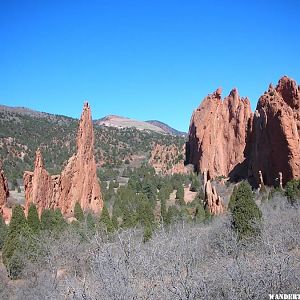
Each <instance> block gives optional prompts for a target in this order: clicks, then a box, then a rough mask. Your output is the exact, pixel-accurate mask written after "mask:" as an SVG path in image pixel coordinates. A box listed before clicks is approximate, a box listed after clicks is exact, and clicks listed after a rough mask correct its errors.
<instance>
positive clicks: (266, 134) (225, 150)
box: [186, 76, 300, 188]
mask: <svg viewBox="0 0 300 300" xmlns="http://www.w3.org/2000/svg"><path fill="white" fill-rule="evenodd" d="M186 157H187V161H186V162H187V163H192V164H193V165H194V167H195V169H196V171H198V172H203V171H204V170H205V169H208V171H209V173H210V175H211V177H212V178H214V177H216V176H221V175H223V176H225V177H227V176H229V177H230V178H231V179H234V180H235V179H239V178H248V179H249V181H250V182H251V184H252V185H254V186H256V187H259V185H261V184H262V183H264V184H265V185H275V186H280V187H281V188H282V186H283V185H284V184H285V183H286V182H287V181H289V180H291V179H293V178H298V179H299V178H300V87H299V86H298V85H297V83H296V82H295V81H294V80H292V79H290V78H288V77H287V76H284V77H282V78H281V79H280V80H279V82H278V85H277V86H276V87H275V88H274V87H273V86H272V85H270V86H269V89H268V91H266V92H265V93H264V95H262V96H261V97H260V98H259V101H258V104H257V108H256V111H255V113H254V114H252V113H251V109H250V102H249V100H248V99H247V98H246V99H243V98H240V97H239V96H238V93H237V90H236V89H234V90H232V91H231V93H230V95H229V96H228V97H226V98H225V99H224V101H222V100H221V90H220V89H218V90H217V91H216V92H214V93H213V94H212V95H209V96H207V97H206V98H205V99H204V100H203V102H202V103H201V105H200V106H199V108H198V109H197V110H195V111H194V113H193V115H192V119H191V123H190V130H189V140H188V142H187V150H186Z"/></svg>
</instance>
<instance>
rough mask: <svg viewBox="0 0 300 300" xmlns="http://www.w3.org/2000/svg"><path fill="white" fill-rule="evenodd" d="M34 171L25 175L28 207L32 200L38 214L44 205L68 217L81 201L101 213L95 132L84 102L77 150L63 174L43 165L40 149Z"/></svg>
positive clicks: (86, 104) (88, 108) (87, 208)
mask: <svg viewBox="0 0 300 300" xmlns="http://www.w3.org/2000/svg"><path fill="white" fill-rule="evenodd" d="M34 165H35V168H34V172H28V171H26V172H25V174H24V187H25V198H26V209H28V207H29V204H30V202H33V203H35V204H36V205H37V207H38V211H39V213H41V211H42V210H43V209H45V208H56V207H58V208H60V209H61V211H62V213H63V214H64V215H65V216H72V215H73V214H74V206H75V203H76V202H79V203H80V205H81V207H82V209H83V210H85V211H86V210H90V211H93V212H94V213H98V212H99V211H101V210H102V207H103V200H102V195H101V190H100V185H99V182H98V178H97V172H96V161H95V157H94V131H93V122H92V117H91V109H90V106H89V105H88V103H87V102H86V103H84V106H83V112H82V114H81V118H80V121H79V127H78V132H77V152H76V154H74V155H73V156H72V157H71V158H70V159H69V161H68V163H67V165H66V167H65V168H64V169H63V171H62V173H61V174H60V175H54V176H50V175H49V173H48V172H47V171H46V170H45V168H44V163H43V159H42V154H41V151H40V150H39V149H38V150H37V152H36V159H35V164H34Z"/></svg>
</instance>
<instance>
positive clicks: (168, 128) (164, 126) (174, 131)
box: [146, 120, 187, 136]
mask: <svg viewBox="0 0 300 300" xmlns="http://www.w3.org/2000/svg"><path fill="white" fill-rule="evenodd" d="M146 122H147V123H149V124H152V125H154V126H156V127H159V128H161V129H162V130H163V131H164V132H165V133H168V134H172V135H178V136H186V135H187V133H186V132H183V131H179V130H177V129H174V128H172V127H171V126H169V125H168V124H166V123H163V122H160V121H157V120H149V121H146Z"/></svg>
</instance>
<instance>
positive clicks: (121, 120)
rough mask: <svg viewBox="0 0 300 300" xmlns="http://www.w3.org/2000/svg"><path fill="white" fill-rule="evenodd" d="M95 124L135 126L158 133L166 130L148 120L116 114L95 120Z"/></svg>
mask: <svg viewBox="0 0 300 300" xmlns="http://www.w3.org/2000/svg"><path fill="white" fill-rule="evenodd" d="M95 124H97V125H101V126H108V127H116V128H132V127H135V128H136V129H139V130H151V131H155V132H158V133H165V131H164V130H163V129H161V128H159V127H157V126H154V125H152V124H149V123H147V122H143V121H138V120H134V119H129V118H125V117H121V116H116V115H109V116H106V117H104V118H102V119H99V120H95Z"/></svg>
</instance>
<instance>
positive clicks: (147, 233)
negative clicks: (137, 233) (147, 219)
mask: <svg viewBox="0 0 300 300" xmlns="http://www.w3.org/2000/svg"><path fill="white" fill-rule="evenodd" d="M151 238H152V226H151V224H149V223H147V224H146V225H145V226H144V232H143V241H144V243H146V242H147V241H149V240H150V239H151Z"/></svg>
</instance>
